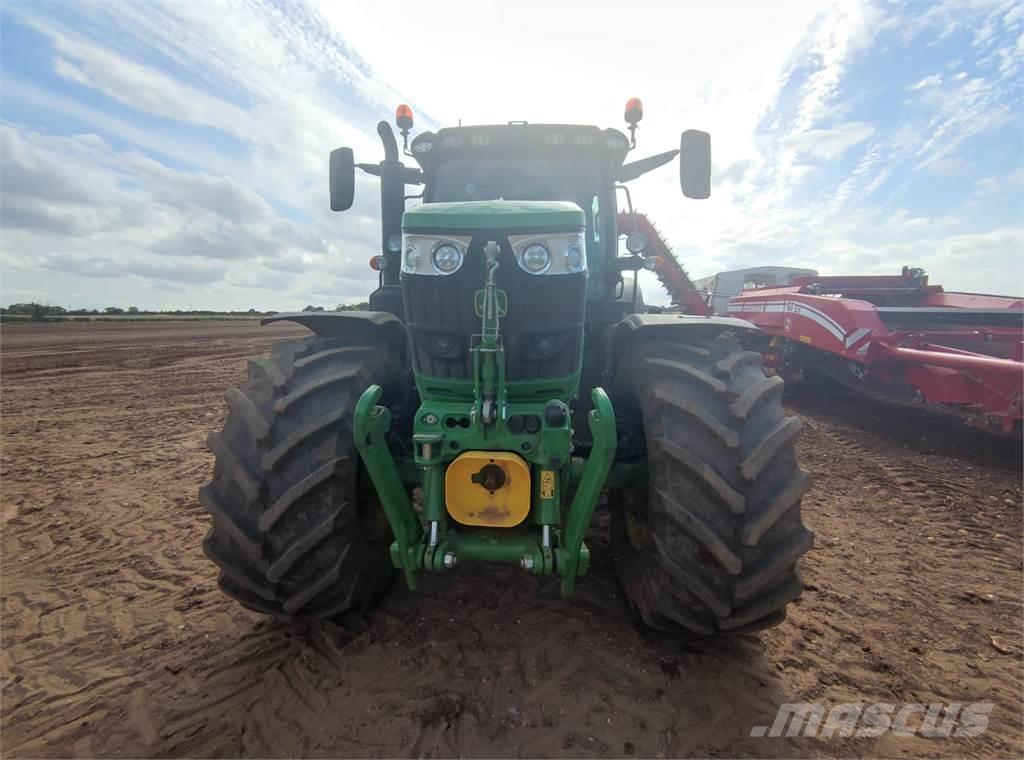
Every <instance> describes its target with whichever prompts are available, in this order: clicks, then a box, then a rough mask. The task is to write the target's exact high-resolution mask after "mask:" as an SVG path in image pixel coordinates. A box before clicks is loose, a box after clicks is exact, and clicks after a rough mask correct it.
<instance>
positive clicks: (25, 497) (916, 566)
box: [0, 323, 1024, 757]
mask: <svg viewBox="0 0 1024 760" xmlns="http://www.w3.org/2000/svg"><path fill="white" fill-rule="evenodd" d="M302 333H304V330H302V328H295V327H282V326H275V327H271V328H259V327H257V326H256V325H255V324H230V323H228V324H225V323H196V324H159V323H157V324H154V323H144V324H111V323H97V324H60V325H12V326H7V325H5V326H4V327H3V328H2V332H0V340H2V372H3V376H2V380H3V386H2V436H3V438H2V469H0V477H2V516H0V529H2V567H0V570H2V575H0V581H2V607H0V614H2V620H0V622H2V642H0V643H2V672H0V690H2V692H0V698H2V703H0V706H2V719H0V732H2V733H0V740H2V754H3V756H4V757H39V756H94V755H102V756H128V757H144V756H283V755H290V756H307V757H308V756H324V755H327V756H360V757H364V756H403V757H404V756H430V757H438V756H494V757H504V756H571V757H623V756H637V757H672V756H682V755H698V756H712V755H725V756H790V757H791V756H865V755H871V756H931V757H936V756H943V757H952V756H973V757H982V756H985V757H996V756H999V757H1020V756H1021V755H1022V753H1024V739H1022V730H1024V724H1022V692H1021V684H1022V676H1024V666H1022V656H1024V655H1022V634H1021V628H1022V605H1021V601H1022V546H1021V447H1020V445H1019V443H1017V442H1014V441H1007V440H1000V439H996V438H991V437H989V436H987V435H985V434H982V433H978V432H975V431H971V430H968V429H964V428H963V427H961V426H960V425H959V423H957V422H956V421H955V420H949V419H943V418H934V417H930V416H927V415H923V414H919V413H917V412H916V411H915V410H908V409H903V408H900V407H897V406H893V405H888V404H881V403H876V402H868V401H864V400H862V399H857V398H854V397H850V396H847V395H843V394H842V393H841V392H840V393H838V395H824V394H821V393H815V392H811V391H809V390H807V389H805V390H803V391H800V390H799V389H795V392H794V393H792V394H791V396H790V399H789V404H790V407H791V411H792V412H794V413H796V414H799V415H801V416H802V417H803V419H804V422H805V432H804V435H803V437H802V440H801V444H800V451H801V456H802V460H803V464H804V466H805V467H806V468H808V469H809V470H811V471H812V472H813V473H814V475H815V476H816V478H817V485H816V487H815V489H814V490H813V491H812V492H811V493H810V494H809V496H808V497H807V498H806V499H805V502H804V514H805V520H806V522H807V523H808V525H809V526H810V527H811V528H812V529H813V530H815V531H816V533H817V538H816V544H815V548H814V549H813V550H812V551H811V553H810V554H809V555H808V557H807V558H806V559H805V561H804V565H803V568H804V569H803V575H804V578H805V580H806V581H807V584H808V585H807V591H806V592H805V594H804V596H803V598H802V599H801V600H800V601H799V602H798V603H797V604H796V605H794V606H793V607H792V608H791V612H790V616H789V619H788V620H787V621H786V622H785V623H784V624H783V625H782V626H780V627H779V628H776V629H773V630H771V631H768V632H765V633H762V634H760V635H759V636H753V637H746V638H737V639H731V640H722V641H719V640H716V641H707V640H701V639H689V640H686V639H682V638H679V637H670V636H664V635H657V634H652V633H648V632H644V631H642V630H641V629H639V628H638V627H637V626H636V625H635V624H634V622H633V620H632V618H631V616H630V614H629V612H628V610H627V609H626V607H625V605H624V603H623V601H622V598H621V594H620V592H619V590H618V587H617V585H616V582H615V578H614V572H613V568H612V564H611V559H610V557H609V555H608V546H607V541H606V540H605V539H604V537H603V529H604V528H606V522H607V518H606V516H605V515H599V517H598V521H597V523H598V524H597V525H596V526H595V530H594V531H592V534H591V537H590V539H589V540H590V543H591V545H592V546H593V548H594V551H595V560H594V567H593V572H592V574H591V575H590V576H589V577H588V578H586V579H584V580H583V581H582V582H581V583H580V589H579V593H578V594H577V596H576V597H575V598H574V599H572V600H569V601H565V600H562V599H560V598H559V596H558V594H557V588H556V586H555V583H553V582H546V581H539V580H537V579H535V578H532V577H525V576H524V575H523V574H521V573H519V572H511V571H509V572H493V573H490V574H486V575H466V574H458V573H457V574H455V575H454V576H446V577H443V578H442V577H434V578H432V579H430V581H429V582H428V583H427V588H426V590H425V592H423V593H421V594H419V595H416V596H413V595H411V594H409V593H408V592H406V591H405V590H404V589H403V586H402V584H401V582H400V581H396V583H394V584H393V586H392V589H391V591H390V592H389V593H388V594H387V596H386V597H385V599H384V600H383V601H382V603H381V605H380V606H379V607H378V608H377V609H376V610H375V611H374V612H372V613H371V614H370V616H369V617H368V619H367V620H366V621H365V625H364V626H362V627H361V628H360V629H359V630H352V629H345V628H341V627H339V626H336V625H333V624H322V625H314V626H303V625H298V624H286V623H281V622H275V621H273V620H270V619H266V618H263V617H261V616H259V615H256V614H253V613H250V612H247V611H245V610H244V609H242V608H240V607H239V606H237V605H236V604H235V603H234V602H232V601H231V600H229V599H227V598H226V597H224V596H223V595H221V594H220V593H219V592H218V591H217V589H216V584H215V572H214V568H213V566H212V565H211V564H210V563H209V562H207V561H206V560H205V558H204V557H203V555H202V553H201V550H200V541H201V539H202V537H203V535H204V533H205V531H206V529H207V525H208V520H207V517H206V515H205V513H204V512H203V511H202V509H201V508H200V507H199V506H198V504H197V503H196V489H197V488H198V486H199V485H200V484H201V483H202V482H203V481H204V480H205V479H206V478H208V477H209V475H210V472H211V467H212V458H211V455H210V454H209V453H208V452H207V451H206V449H205V446H204V439H205V436H206V434H207V432H209V431H210V430H214V429H217V428H219V427H220V425H221V423H222V419H223V414H224V405H223V402H222V399H221V394H222V393H223V391H224V389H225V388H226V387H227V386H229V385H232V384H236V383H238V382H240V381H241V380H242V379H243V377H244V371H245V364H244V359H245V358H246V357H247V356H250V355H253V354H258V353H261V352H263V351H265V350H266V349H267V347H268V346H269V344H270V343H271V342H272V341H273V340H276V339H279V338H281V337H282V336H285V335H299V334H302ZM975 701H981V702H991V703H993V704H994V708H993V711H992V713H991V715H990V720H989V728H988V730H987V732H985V733H984V734H982V735H980V736H977V737H973V738H966V737H962V738H958V739H956V738H954V739H948V740H943V739H934V738H933V739H927V738H922V737H920V736H913V737H905V738H902V737H897V736H893V735H892V734H884V735H882V736H879V737H876V738H868V737H851V738H834V739H827V740H826V739H820V738H801V737H793V738H777V739H771V738H761V739H757V738H750V730H751V728H752V727H754V726H759V725H770V724H771V723H772V721H773V719H774V716H775V712H776V708H777V706H778V705H779V704H780V703H783V702H824V703H826V704H827V705H832V704H835V703H842V702H854V703H869V704H870V703H875V702H894V703H904V702H919V703H931V702H962V703H966V702H975Z"/></svg>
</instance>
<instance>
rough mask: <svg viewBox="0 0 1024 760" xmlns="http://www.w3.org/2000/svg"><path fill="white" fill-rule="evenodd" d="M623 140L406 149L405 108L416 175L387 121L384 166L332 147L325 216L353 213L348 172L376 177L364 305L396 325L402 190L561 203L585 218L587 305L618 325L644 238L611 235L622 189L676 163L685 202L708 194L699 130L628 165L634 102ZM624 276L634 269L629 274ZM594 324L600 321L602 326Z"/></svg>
mask: <svg viewBox="0 0 1024 760" xmlns="http://www.w3.org/2000/svg"><path fill="white" fill-rule="evenodd" d="M625 117H626V121H627V123H628V124H629V130H630V136H629V137H627V136H626V135H625V134H624V133H623V132H620V131H618V130H615V129H600V128H598V127H594V126H586V125H577V124H529V123H527V122H519V121H513V122H509V123H508V124H500V125H483V126H467V127H462V126H460V127H446V128H443V129H440V130H438V131H437V132H424V133H421V134H419V135H417V136H416V137H415V138H414V139H413V140H412V142H411V146H410V143H409V131H410V130H411V129H412V126H413V116H412V110H411V109H410V108H409V107H408V106H405V105H402V106H399V108H398V110H397V112H396V124H397V126H398V127H399V130H400V133H401V135H402V138H403V153H404V154H405V155H406V156H409V157H411V158H412V159H414V160H415V162H416V164H417V165H418V168H412V167H406V166H405V165H404V164H403V163H402V161H401V160H400V158H399V151H398V145H397V142H396V140H395V137H394V133H393V132H392V130H391V127H390V125H388V124H387V123H386V122H380V124H378V126H377V131H378V134H379V135H380V137H381V140H382V142H383V143H384V151H385V160H384V161H382V162H380V163H379V164H354V162H353V161H354V159H353V155H352V151H351V149H349V148H339V149H338V150H336V151H334V152H333V153H332V154H331V164H330V165H331V180H330V183H331V208H332V209H334V210H345V209H347V208H349V207H350V206H351V203H352V197H353V191H354V185H355V180H354V169H355V168H356V167H358V168H360V169H362V170H363V171H366V172H367V173H370V174H373V175H375V176H379V177H380V178H381V211H382V222H383V234H382V241H381V242H382V253H381V255H380V256H379V257H374V259H373V260H372V262H371V265H372V266H374V267H375V268H378V269H379V270H380V271H381V276H380V285H381V287H380V288H379V289H378V290H377V291H375V292H374V293H373V294H372V295H371V298H370V307H371V309H374V310H381V311H390V312H392V313H394V314H395V315H396V316H398V317H399V318H400V319H402V318H404V313H405V309H404V307H403V304H402V302H401V294H400V291H399V289H398V285H399V277H398V271H399V267H400V263H401V262H400V261H399V260H398V254H399V252H400V249H401V242H400V241H401V217H402V214H403V213H404V211H405V208H406V201H407V200H408V199H409V198H410V197H412V196H407V195H406V186H407V185H422V186H423V191H422V194H421V195H420V196H417V197H421V198H422V201H423V203H425V204H430V203H448V202H472V201H563V202H570V203H575V204H576V205H577V206H579V208H580V209H581V210H582V211H583V214H584V217H585V248H586V250H585V253H586V258H587V261H588V268H589V282H588V286H587V300H588V302H597V303H596V304H595V305H594V306H593V307H592V308H591V309H590V311H591V312H592V313H593V314H595V315H600V316H599V317H598V319H599V321H617V320H618V319H621V318H622V317H624V316H625V315H626V314H628V313H630V312H631V311H635V310H636V307H637V298H636V292H635V288H634V289H633V291H632V293H631V297H630V298H623V294H624V292H626V291H627V290H628V289H626V288H624V287H623V281H624V280H628V281H629V282H635V272H636V270H638V269H640V268H642V267H644V266H647V267H648V268H650V266H651V264H652V262H649V261H646V259H645V256H644V255H643V254H644V250H645V248H646V240H645V239H644V235H643V234H637V230H636V225H635V224H633V223H630V225H629V227H628V228H627V229H618V224H617V218H618V215H617V213H616V212H617V198H616V192H617V191H619V190H621V191H623V192H624V193H625V196H626V201H627V204H628V206H629V214H630V216H632V213H633V212H632V200H631V198H630V196H629V191H628V189H627V188H626V187H625V183H626V182H629V181H630V180H633V179H636V178H637V177H640V176H641V175H643V174H646V173H648V172H650V171H653V170H654V169H657V168H659V167H661V166H663V165H665V164H667V163H669V162H670V161H672V160H673V159H675V158H676V157H677V156H678V157H679V179H680V186H681V189H682V192H683V194H684V195H685V196H686V197H687V198H693V199H704V198H708V197H709V196H710V183H711V147H710V137H709V135H708V134H707V133H706V132H701V131H698V130H687V131H685V132H683V133H682V135H681V137H680V147H679V148H678V149H673V150H669V151H666V152H664V153H659V154H656V155H653V156H649V157H646V158H642V159H638V160H634V161H627V160H626V159H627V157H628V156H629V154H630V152H631V151H633V150H634V149H635V147H636V139H635V130H636V129H637V125H638V123H639V121H640V120H641V119H642V118H643V108H642V105H641V104H640V101H639V100H638V99H637V98H631V99H630V100H629V102H628V103H627V106H626V114H625ZM622 234H625V235H632V236H633V237H632V240H631V241H630V244H629V245H628V246H627V248H628V250H629V253H630V255H628V256H624V257H620V256H619V246H618V242H619V236H620V235H622ZM630 270H632V271H630ZM601 317H604V318H603V319H602V318H601Z"/></svg>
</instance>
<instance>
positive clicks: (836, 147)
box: [782, 121, 875, 161]
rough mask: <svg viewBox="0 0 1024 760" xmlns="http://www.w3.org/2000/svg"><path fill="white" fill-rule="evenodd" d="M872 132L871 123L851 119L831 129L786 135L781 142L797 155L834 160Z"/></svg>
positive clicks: (873, 130)
mask: <svg viewBox="0 0 1024 760" xmlns="http://www.w3.org/2000/svg"><path fill="white" fill-rule="evenodd" d="M874 133H875V128H874V126H872V125H871V124H868V123H867V122H863V121H851V122H847V123H845V124H837V125H836V126H834V127H832V128H831V129H808V130H806V131H804V132H798V133H796V134H792V135H787V136H786V137H784V138H783V139H782V144H783V145H784V146H786V147H787V148H792V149H793V150H794V151H795V152H796V153H797V154H798V155H802V156H809V157H811V158H820V159H823V160H825V161H835V160H836V159H838V158H841V157H842V156H843V154H845V153H846V152H847V151H848V150H849V149H850V148H852V147H854V146H855V145H860V143H862V142H864V141H865V140H867V139H868V138H869V137H871V135H873V134H874Z"/></svg>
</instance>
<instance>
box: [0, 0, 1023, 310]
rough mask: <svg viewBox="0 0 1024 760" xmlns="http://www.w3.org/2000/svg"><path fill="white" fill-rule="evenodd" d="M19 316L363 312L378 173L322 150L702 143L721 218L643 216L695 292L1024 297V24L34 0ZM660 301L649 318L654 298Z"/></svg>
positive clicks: (16, 148) (21, 141)
mask: <svg viewBox="0 0 1024 760" xmlns="http://www.w3.org/2000/svg"><path fill="white" fill-rule="evenodd" d="M0 33H2V38H0V56H2V80H0V160H2V164H0V189H2V197H0V198H2V208H0V223H2V230H0V235H2V237H0V301H2V302H3V303H4V304H8V303H11V302H15V301H28V300H39V301H44V302H49V303H52V304H60V305H65V306H72V307H84V306H88V307H93V306H98V307H103V306H107V305H119V306H128V305H135V306H139V307H141V308H179V307H180V308H187V307H190V306H191V307H192V308H233V309H248V308H250V307H255V308H258V309H290V308H301V307H302V306H304V305H306V304H308V303H314V304H322V305H325V306H333V305H334V304H337V303H340V302H354V301H359V300H363V299H364V298H365V296H366V294H367V293H368V292H369V291H370V290H371V289H372V287H373V285H374V282H375V277H374V276H373V273H372V272H371V271H370V270H369V268H368V267H367V264H366V262H367V260H368V258H369V257H370V256H371V255H372V254H373V253H374V252H376V247H377V245H378V241H379V238H378V235H379V232H378V225H377V220H376V215H377V211H378V200H377V195H376V187H375V185H374V182H375V180H372V179H370V178H365V179H362V180H360V183H359V185H358V186H357V202H356V206H355V208H354V209H353V211H351V212H349V213H346V214H333V215H332V214H331V213H330V212H329V210H328V209H327V187H326V171H327V155H328V153H329V151H330V150H331V149H332V148H335V147H338V146H341V145H350V146H352V147H353V148H354V149H355V151H356V156H357V160H362V161H377V160H379V157H380V148H379V144H378V143H377V141H376V136H375V133H374V127H375V124H376V122H377V121H378V120H379V119H381V118H390V116H391V114H392V113H393V111H394V107H395V105H397V104H398V103H400V102H407V103H409V104H411V105H412V107H413V109H414V110H415V112H416V114H417V129H430V128H436V127H439V126H443V125H450V124H455V123H457V121H458V120H459V119H461V120H462V123H463V124H472V123H495V122H498V123H501V122H505V121H508V120H510V119H526V120H529V121H531V122H536V121H553V122H575V123H589V124H597V125H600V126H612V127H620V128H621V127H622V126H623V125H622V124H621V119H622V109H623V104H624V103H625V101H626V99H627V98H628V97H629V96H632V95H636V96H639V97H641V98H642V99H643V101H644V105H645V119H644V122H643V123H642V125H641V130H640V131H639V133H638V138H639V142H640V150H639V152H638V153H639V155H643V154H645V153H655V152H660V151H662V150H666V149H669V148H671V147H674V146H675V145H676V144H677V141H678V134H679V131H680V130H681V129H685V128H688V127H693V128H698V129H704V130H707V131H709V132H711V133H712V141H713V152H714V167H715V168H714V171H715V178H714V185H713V190H712V192H713V197H712V199H711V200H708V201H684V200H683V199H682V197H681V196H680V194H679V190H678V184H677V178H676V176H675V174H674V172H673V171H672V169H671V168H669V167H666V168H664V169H662V170H660V171H659V172H655V173H652V174H651V175H648V176H646V177H644V178H641V179H640V180H637V181H636V182H634V183H633V188H632V194H633V198H634V201H635V202H636V204H637V205H638V207H639V208H641V209H643V210H645V211H647V212H648V213H649V214H650V215H651V216H652V218H653V219H655V221H656V222H657V223H658V224H659V225H660V226H661V228H662V229H663V230H664V231H665V232H666V235H667V237H668V238H669V241H670V243H671V244H672V246H673V248H674V250H675V251H676V253H677V255H678V256H679V258H680V260H681V261H683V263H684V264H685V265H686V266H687V268H688V269H689V271H690V272H691V274H692V275H694V276H703V275H707V274H712V273H714V272H716V271H720V270H725V269H733V268H737V267H743V266H752V265H758V264H782V265H792V266H806V267H813V268H816V269H818V270H820V271H821V272H822V273H827V274H841V273H847V274H853V273H856V274H862V273H890V272H891V273H895V272H897V271H898V270H899V268H900V267H901V266H902V265H904V264H909V265H913V266H921V267H924V268H925V269H926V270H927V271H928V272H929V273H930V274H931V276H932V281H933V282H939V283H942V284H944V285H945V286H946V287H947V288H948V289H956V290H967V291H984V292H995V293H1006V294H1021V293H1024V109H1022V103H1024V91H1022V87H1024V76H1022V66H1024V6H1022V5H1021V3H1020V2H1019V0H1006V1H1003V0H993V1H992V2H987V1H985V0H963V2H927V3H869V2H849V3H839V4H836V5H834V6H829V5H826V4H824V3H819V2H812V3H771V2H753V3H747V4H743V3H729V4H726V3H706V4H701V3H686V4H670V3H638V2H629V3H627V2H622V3H589V4H584V3H578V4H576V3H561V2H557V1H556V0H546V1H545V2H540V3H535V4H519V5H517V6H512V5H489V4H487V3H483V2H476V3H467V4H463V5H459V4H445V3H416V4H412V3H409V4H407V5H406V4H402V3H397V4H395V3H370V2H361V3H334V2H324V3H322V4H321V3H318V2H315V1H314V0H310V1H309V2H306V3H297V2H296V3H291V2H288V3H285V2H264V1H263V0H251V1H250V2H230V3H221V2H216V1H215V0H206V1H204V0H192V1H191V2H177V3H168V4H163V5H158V4H156V3H155V2H142V3H138V4H134V3H121V2H103V3H86V2H54V3H47V2H42V0H31V1H30V2H17V0H14V1H8V2H5V3H4V4H3V6H0ZM648 300H653V301H658V300H659V299H658V298H649V299H648Z"/></svg>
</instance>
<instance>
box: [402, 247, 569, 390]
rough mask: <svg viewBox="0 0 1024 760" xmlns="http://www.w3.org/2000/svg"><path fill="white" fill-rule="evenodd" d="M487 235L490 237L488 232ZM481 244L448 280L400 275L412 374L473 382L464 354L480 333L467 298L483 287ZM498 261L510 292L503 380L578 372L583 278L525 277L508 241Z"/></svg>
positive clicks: (504, 332) (504, 326) (503, 330)
mask: <svg viewBox="0 0 1024 760" xmlns="http://www.w3.org/2000/svg"><path fill="white" fill-rule="evenodd" d="M486 238H487V239H494V234H493V233H488V234H487V235H486ZM484 243H485V240H484V236H481V237H480V238H479V239H478V238H477V237H474V238H473V240H472V242H471V243H470V246H469V251H468V253H467V256H466V261H465V262H463V264H462V267H461V268H460V269H459V271H458V272H456V273H455V274H453V275H448V276H424V275H406V274H403V275H402V296H403V300H404V302H405V318H406V326H407V327H408V329H409V333H410V336H411V339H412V349H413V351H412V353H413V364H414V367H415V368H416V371H417V372H420V373H421V374H424V375H428V376H431V377H438V378H448V379H470V378H472V362H471V354H470V352H469V349H470V345H471V341H472V336H473V335H476V334H479V332H480V317H478V316H477V315H476V312H475V311H474V308H473V297H474V295H475V294H476V292H477V291H478V290H481V289H483V286H484V254H483V246H484ZM498 261H499V267H498V271H497V274H496V277H495V279H496V282H497V285H498V287H499V288H501V289H502V290H504V291H505V292H506V293H507V294H508V314H506V315H505V317H504V318H502V320H501V335H502V341H503V343H504V345H505V360H506V377H507V378H508V379H509V380H511V381H516V380H547V379H552V378H559V377H566V376H567V375H571V374H573V373H574V372H576V371H577V370H578V369H579V366H580V352H581V350H582V347H583V346H582V343H583V312H584V308H585V299H586V282H587V279H586V274H585V273H581V274H578V275H550V276H546V275H532V274H528V273H527V272H524V271H523V270H522V269H520V268H519V265H518V264H517V263H516V260H515V257H514V256H513V254H512V248H511V246H509V244H508V242H507V240H502V241H501V255H500V258H499V260H498Z"/></svg>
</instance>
